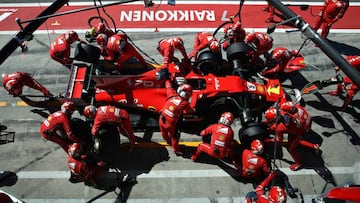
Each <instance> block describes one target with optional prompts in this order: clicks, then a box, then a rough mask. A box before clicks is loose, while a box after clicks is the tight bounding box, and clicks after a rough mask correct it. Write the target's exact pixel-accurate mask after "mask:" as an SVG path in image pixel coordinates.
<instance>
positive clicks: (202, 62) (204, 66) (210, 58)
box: [196, 50, 222, 75]
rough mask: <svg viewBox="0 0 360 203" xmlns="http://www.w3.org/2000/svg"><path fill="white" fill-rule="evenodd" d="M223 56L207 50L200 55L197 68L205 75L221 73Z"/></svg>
mask: <svg viewBox="0 0 360 203" xmlns="http://www.w3.org/2000/svg"><path fill="white" fill-rule="evenodd" d="M221 61H222V60H221V56H219V55H218V54H216V53H214V52H212V51H209V50H206V51H203V52H201V53H200V54H199V56H198V58H197V60H196V63H197V68H198V69H200V71H201V72H202V73H204V74H205V75H206V74H208V73H212V74H216V73H218V72H219V71H220V64H221Z"/></svg>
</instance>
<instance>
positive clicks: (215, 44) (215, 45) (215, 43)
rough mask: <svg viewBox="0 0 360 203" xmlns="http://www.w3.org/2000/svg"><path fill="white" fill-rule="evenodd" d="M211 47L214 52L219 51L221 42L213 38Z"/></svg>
mask: <svg viewBox="0 0 360 203" xmlns="http://www.w3.org/2000/svg"><path fill="white" fill-rule="evenodd" d="M209 48H210V50H211V51H212V52H215V53H216V52H219V50H220V43H219V42H218V41H216V40H213V41H212V42H210V45H209Z"/></svg>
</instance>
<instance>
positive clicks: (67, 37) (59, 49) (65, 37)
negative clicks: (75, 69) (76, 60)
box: [49, 30, 82, 68]
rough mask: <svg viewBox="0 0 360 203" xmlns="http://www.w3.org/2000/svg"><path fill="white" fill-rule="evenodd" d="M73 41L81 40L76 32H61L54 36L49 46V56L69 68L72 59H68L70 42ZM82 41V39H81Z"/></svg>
mask: <svg viewBox="0 0 360 203" xmlns="http://www.w3.org/2000/svg"><path fill="white" fill-rule="evenodd" d="M75 41H81V40H80V38H79V36H78V34H77V32H75V31H72V30H71V31H68V32H67V33H64V34H61V35H59V36H58V37H56V38H55V40H54V41H53V43H52V44H51V46H50V50H49V53H50V57H51V58H52V59H54V60H55V61H57V62H59V63H61V64H63V65H64V66H66V67H68V68H70V65H71V64H72V62H73V60H72V59H70V49H71V47H70V46H71V44H72V43H74V42H75ZM81 42H82V41H81Z"/></svg>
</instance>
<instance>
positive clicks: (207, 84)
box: [67, 64, 284, 112]
mask: <svg viewBox="0 0 360 203" xmlns="http://www.w3.org/2000/svg"><path fill="white" fill-rule="evenodd" d="M86 69H87V67H86V66H76V65H74V66H73V69H72V73H71V77H70V82H69V86H68V90H67V98H68V99H72V100H78V99H80V100H81V99H82V98H81V95H82V93H83V92H84V90H83V89H86V86H87V84H86V83H88V82H86V80H87V79H86V78H87V77H91V79H92V80H93V81H95V83H96V85H95V87H96V88H95V89H96V91H95V97H94V98H95V104H97V103H101V104H112V105H121V106H127V107H131V108H136V109H141V110H144V111H152V112H159V111H160V110H161V108H162V107H163V105H164V103H165V101H166V89H165V80H156V72H157V71H158V69H153V70H150V71H147V72H144V73H142V74H138V75H99V76H96V75H92V76H90V75H86V74H84V72H85V71H86ZM169 72H170V73H174V72H177V68H176V66H175V65H174V64H171V65H170V66H169ZM186 80H187V82H188V83H189V84H191V85H192V87H193V89H194V91H193V95H192V100H191V101H192V102H191V106H192V107H193V108H195V107H196V105H197V102H198V101H199V100H202V99H209V98H212V97H226V96H234V95H236V96H237V95H241V94H244V93H251V94H255V95H259V97H261V99H265V100H266V101H269V102H275V101H277V100H278V99H279V98H281V97H283V96H284V92H283V89H282V88H281V86H280V83H279V81H278V80H270V81H269V82H268V83H267V85H263V84H257V83H253V82H248V81H246V80H242V79H241V78H240V77H239V76H232V75H227V76H215V75H213V74H208V75H205V76H202V75H199V74H195V73H194V72H190V73H189V74H187V75H186Z"/></svg>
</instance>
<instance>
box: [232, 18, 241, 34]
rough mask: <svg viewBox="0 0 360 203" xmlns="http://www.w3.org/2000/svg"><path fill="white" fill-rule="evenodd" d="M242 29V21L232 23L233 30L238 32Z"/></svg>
mask: <svg viewBox="0 0 360 203" xmlns="http://www.w3.org/2000/svg"><path fill="white" fill-rule="evenodd" d="M241 29H242V26H241V22H240V21H238V22H236V23H234V24H233V25H232V30H233V31H234V32H236V33H238V32H240V30H241Z"/></svg>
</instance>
